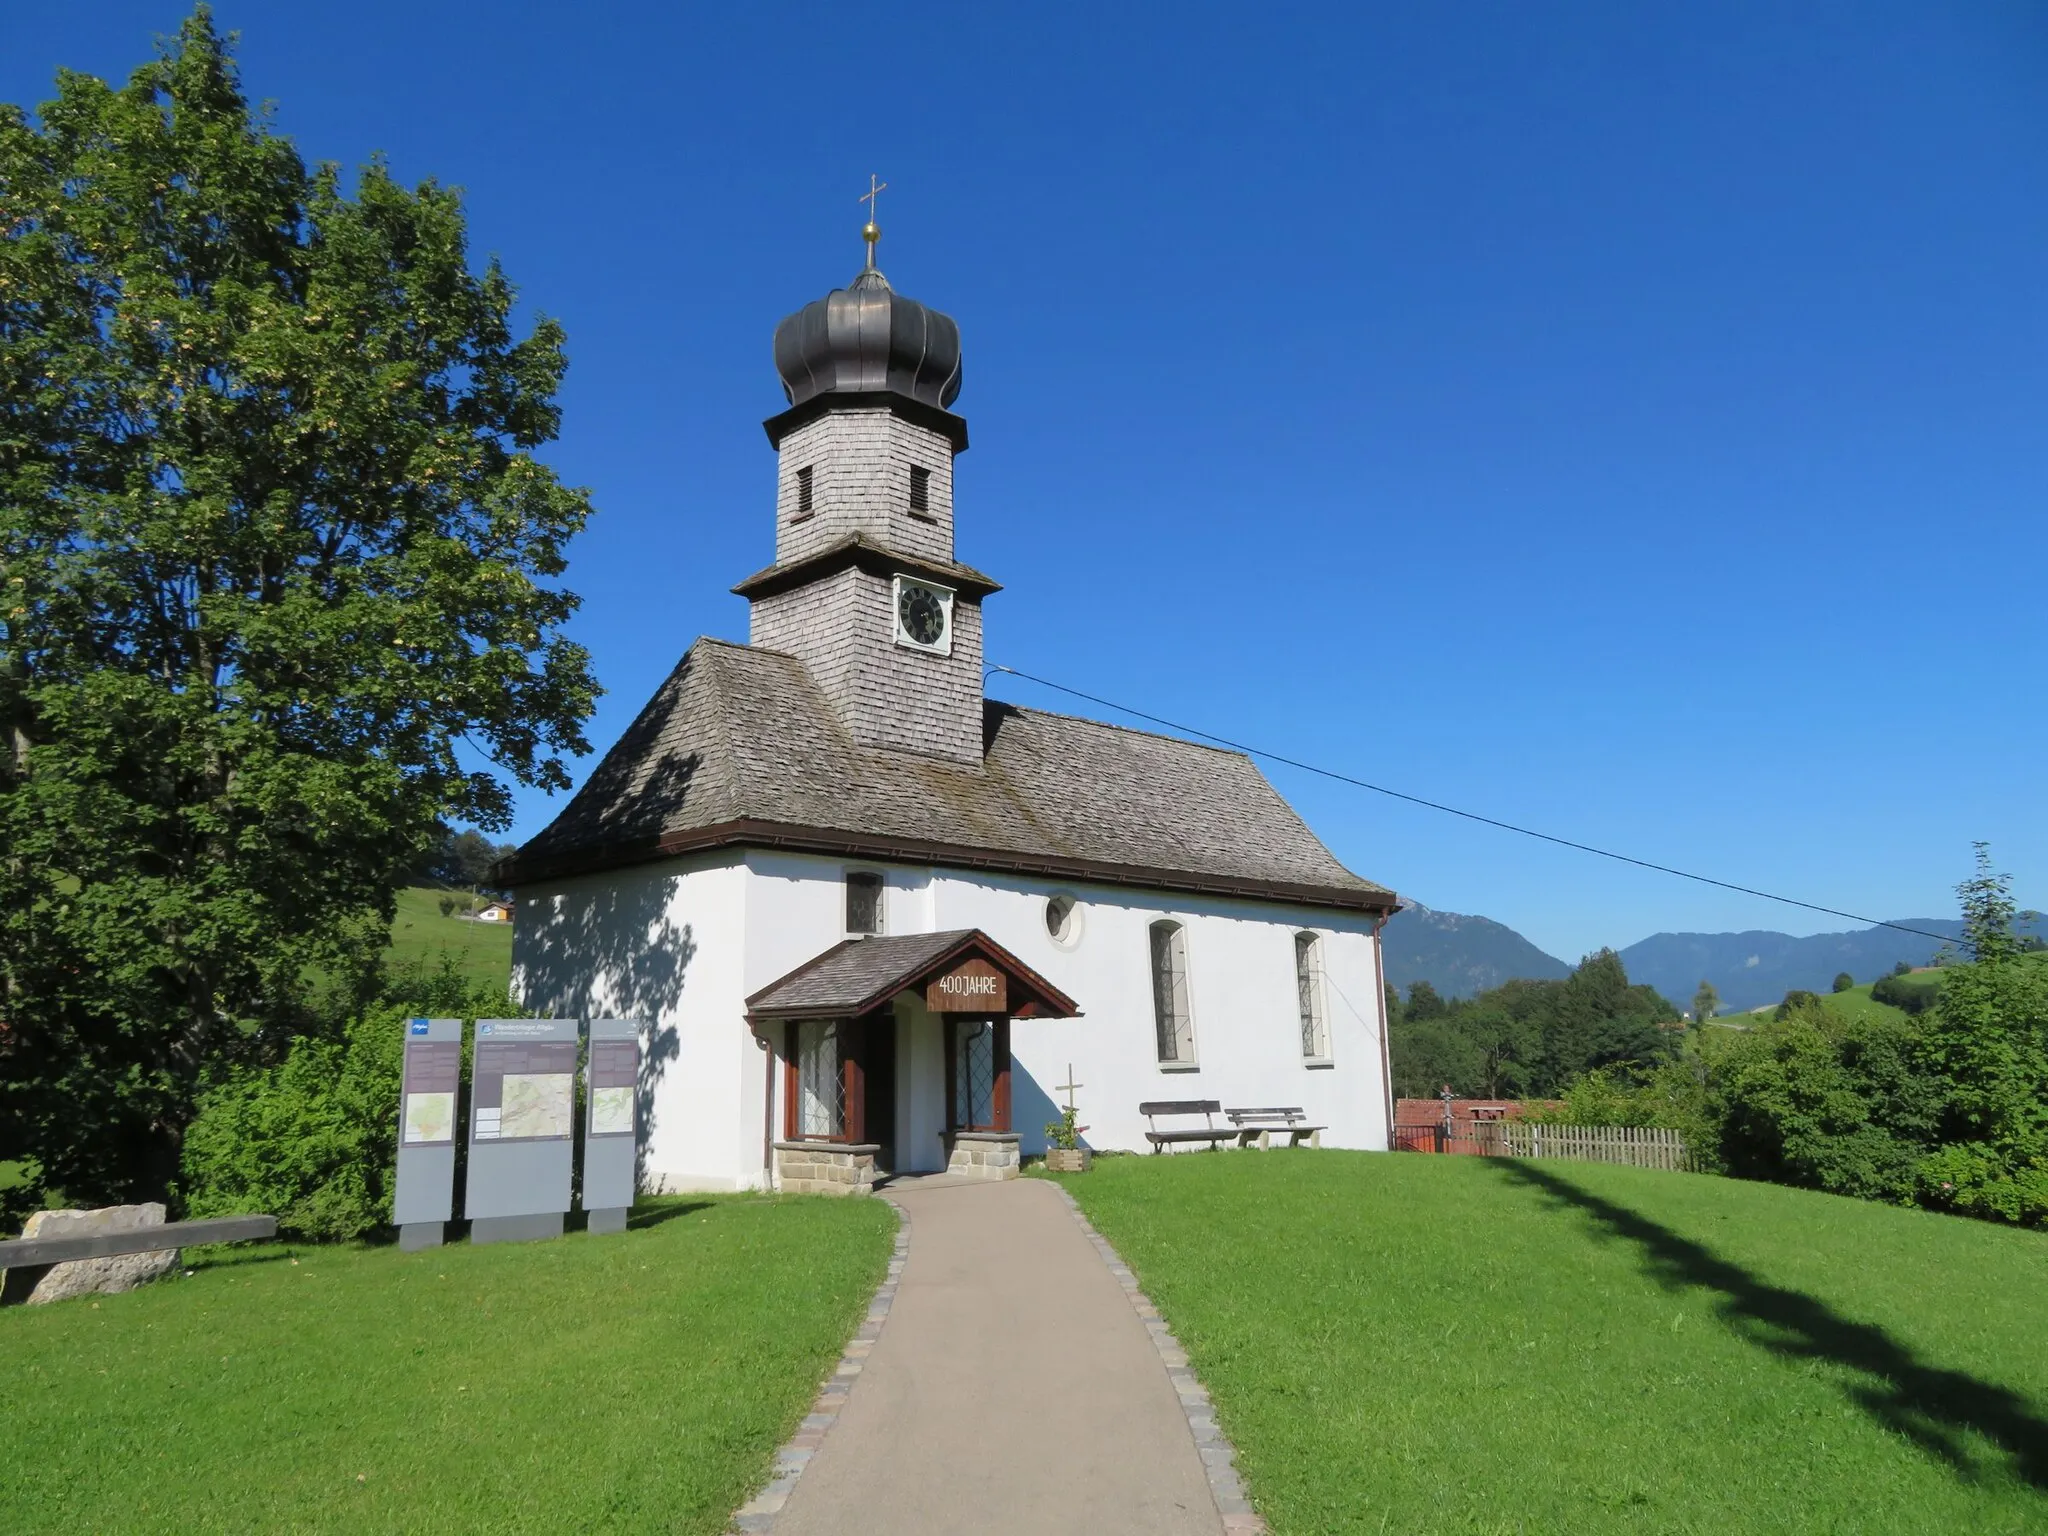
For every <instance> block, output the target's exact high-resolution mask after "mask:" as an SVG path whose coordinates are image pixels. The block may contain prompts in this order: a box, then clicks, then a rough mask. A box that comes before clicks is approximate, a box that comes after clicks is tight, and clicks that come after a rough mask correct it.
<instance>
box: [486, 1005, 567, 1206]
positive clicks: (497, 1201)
mask: <svg viewBox="0 0 2048 1536" xmlns="http://www.w3.org/2000/svg"><path fill="white" fill-rule="evenodd" d="M580 1034H581V1030H580V1029H579V1027H578V1024H577V1021H576V1020H575V1019H478V1020H477V1024H476V1061H475V1064H474V1066H473V1067H472V1069H471V1074H470V1075H471V1089H470V1111H469V1175H468V1180H467V1183H466V1186H465V1188H464V1190H463V1197H462V1207H463V1214H464V1215H466V1216H468V1217H469V1220H470V1229H469V1236H470V1241H471V1242H476V1243H493V1242H516V1241H524V1240H527V1239H531V1238H538V1237H559V1236H560V1235H561V1232H562V1217H563V1215H564V1213H566V1212H567V1211H568V1209H569V1181H570V1178H571V1175H572V1173H573V1171H574V1156H575V1137H576V1057H577V1046H578V1040H579V1036H580Z"/></svg>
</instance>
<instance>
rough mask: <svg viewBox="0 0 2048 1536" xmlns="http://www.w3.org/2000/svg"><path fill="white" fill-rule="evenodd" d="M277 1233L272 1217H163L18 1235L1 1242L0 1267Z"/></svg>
mask: <svg viewBox="0 0 2048 1536" xmlns="http://www.w3.org/2000/svg"><path fill="white" fill-rule="evenodd" d="M275 1236H277V1218H276V1217H275V1216H220V1217H215V1218H213V1219H212V1220H208V1221H167V1222H165V1223H164V1224H163V1225H162V1226H160V1227H141V1228H138V1229H137V1230H135V1231H133V1232H102V1233H99V1234H97V1235H96V1236H93V1237H34V1238H16V1239H14V1240H13V1241H12V1242H6V1243H0V1269H29V1268H33V1267H35V1266H37V1265H42V1264H71V1263H75V1262H77V1261H78V1260H80V1259H111V1258H113V1257H115V1256H116V1255H119V1254H123V1253H156V1252H159V1251H161V1250H162V1249H165V1248H197V1247H200V1246H202V1245H203V1244H206V1243H246V1242H250V1241H253V1240H255V1239H258V1238H265V1237H275Z"/></svg>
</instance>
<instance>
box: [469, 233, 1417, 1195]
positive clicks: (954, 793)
mask: <svg viewBox="0 0 2048 1536" xmlns="http://www.w3.org/2000/svg"><path fill="white" fill-rule="evenodd" d="M876 233H877V231H876V230H875V227H874V226H873V225H872V224H870V225H869V226H868V230H867V235H868V239H869V242H870V244H869V259H868V266H867V269H866V270H865V271H863V272H861V273H860V275H859V276H857V277H856V278H855V279H854V280H853V282H852V284H851V285H850V286H849V287H847V288H844V289H835V290H833V291H832V292H831V293H829V294H827V295H826V296H825V297H824V298H822V299H818V300H816V301H815V302H813V303H811V304H808V305H806V306H805V307H804V308H803V309H801V310H799V311H798V312H797V313H796V314H794V315H791V316H789V317H788V318H787V319H785V320H784V321H783V322H782V323H781V324H780V325H779V326H778V327H777V328H776V331H775V366H776V370H777V371H778V373H780V375H781V378H782V387H783V392H784V394H785V396H786V397H787V400H788V408H787V409H785V410H783V411H782V412H780V414H778V415H775V416H772V417H770V418H769V419H768V421H767V422H766V427H767V431H768V438H769V441H770V442H771V443H772V444H773V445H774V448H775V451H776V455H777V473H776V496H775V556H774V560H773V563H771V564H769V565H768V566H767V567H765V568H764V569H762V570H760V571H757V572H756V573H755V574H753V575H751V576H749V577H747V578H746V580H744V581H742V582H741V583H740V584H739V585H738V586H737V587H735V588H734V589H733V590H734V591H735V592H737V593H739V594H740V595H741V596H743V597H745V598H746V599H747V600H748V602H749V603H750V604H751V605H752V617H751V621H750V626H749V634H748V643H747V644H746V645H735V644H732V643H730V642H728V641H724V640H713V639H709V638H704V639H699V640H698V641H696V643H695V644H693V645H692V646H691V647H690V648H689V650H688V651H687V652H685V653H684V655H683V658H682V660H681V661H680V662H678V663H677V665H676V668H675V670H674V671H673V672H672V673H670V675H669V677H668V679H667V681H665V682H664V683H663V684H662V686H661V688H660V690H659V691H658V692H657V693H656V694H655V696H654V697H653V698H652V699H651V700H650V701H649V702H648V704H647V706H646V707H645V708H644V709H643V710H641V712H640V714H639V716H638V718H637V719H635V720H634V722H633V724H632V725H631V727H629V728H628V729H627V731H626V732H625V734H624V735H623V736H622V737H621V738H620V739H619V741H618V742H617V743H616V744H615V745H614V746H613V747H612V749H611V750H610V751H609V752H608V753H607V754H606V755H605V757H604V759H603V761H602V762H601V763H600V764H599V765H598V767H597V769H596V770H595V771H594V772H593V773H592V774H591V776H590V778H589V780H588V782H586V783H585V784H584V785H583V787H582V789H581V790H580V791H579V792H578V793H577V794H576V795H575V796H574V798H573V799H572V800H571V801H570V802H569V804H568V805H567V806H566V807H565V808H564V809H563V811H562V813H561V815H560V816H558V817H557V818H556V820H555V821H554V822H553V823H552V824H551V825H550V826H549V827H548V828H547V829H546V830H545V831H543V832H542V833H541V834H540V835H539V836H537V837H535V838H534V839H533V840H532V841H531V842H529V843H527V844H526V845H525V846H524V847H522V848H521V849H520V850H519V851H518V853H517V854H516V855H514V857H513V858H512V859H510V860H509V861H507V863H506V865H505V866H504V867H503V868H502V870H501V878H502V879H503V880H504V881H505V882H506V883H507V884H508V885H510V886H511V887H513V888H514V890H515V893H516V912H515V927H514V949H513V985H514V989H515V991H516V992H517V994H518V995H519V997H520V999H521V1000H522V1002H523V1003H524V1004H525V1005H526V1006H527V1007H529V1008H531V1009H533V1010H535V1011H537V1012H539V1013H542V1014H548V1015H553V1016H557V1017H569V1016H589V1017H623V1018H631V1019H637V1020H640V1021H642V1022H643V1025H644V1029H645V1035H644V1038H643V1051H644V1063H645V1064H644V1066H643V1070H642V1085H641V1094H640V1100H641V1103H640V1111H641V1117H642V1134H643V1137H644V1138H645V1149H644V1175H643V1178H644V1185H645V1187H647V1188H649V1189H658V1190H668V1191H681V1190H705V1189H746V1188H767V1187H775V1188H789V1189H819V1188H822V1189H835V1190H847V1191H853V1190H864V1189H867V1188H869V1187H871V1185H872V1184H873V1182H874V1180H875V1179H876V1178H877V1177H886V1176H888V1175H892V1174H908V1173H918V1172H936V1171H940V1170H944V1169H947V1168H949V1167H950V1168H952V1169H954V1170H956V1171H960V1172H968V1173H973V1174H976V1175H978V1176H982V1177H1009V1176H1013V1175H1014V1174H1015V1172H1016V1169H1017V1165H1018V1160H1019V1157H1020V1155H1030V1154H1032V1153H1035V1152H1038V1151H1041V1150H1043V1148H1044V1147H1045V1144H1046V1141H1045V1134H1044V1128H1045V1126H1046V1123H1047V1122H1048V1121H1050V1120H1053V1119H1055V1118H1057V1116H1058V1114H1059V1108H1060V1106H1061V1105H1063V1104H1064V1103H1066V1102H1067V1100H1068V1097H1069V1094H1071V1095H1072V1098H1073V1101H1074V1103H1075V1104H1076V1106H1077V1108H1078V1112H1079V1120H1080V1122H1081V1124H1082V1125H1084V1126H1085V1127H1086V1128H1087V1129H1086V1130H1085V1132H1084V1134H1083V1138H1082V1139H1083V1142H1084V1144H1086V1145H1088V1146H1091V1147H1094V1148H1097V1149H1123V1150H1132V1151H1143V1150H1146V1149H1147V1146H1148V1143H1147V1140H1146V1135H1145V1132H1146V1130H1147V1128H1148V1125H1152V1124H1158V1125H1160V1126H1162V1128H1163V1127H1164V1126H1166V1125H1168V1124H1179V1123H1187V1122H1185V1121H1171V1120H1160V1119H1158V1118H1157V1117H1158V1114H1159V1112H1158V1111H1155V1114H1154V1118H1153V1119H1151V1120H1148V1118H1147V1117H1146V1116H1145V1115H1144V1114H1142V1113H1141V1112H1140V1109H1139V1106H1140V1105H1141V1104H1147V1103H1158V1102H1165V1101H1173V1102H1184V1103H1185V1102H1195V1101H1206V1102H1211V1103H1214V1104H1217V1105H1220V1106H1222V1107H1223V1109H1225V1110H1228V1109H1233V1108H1240V1107H1250V1108H1263V1109H1272V1108H1283V1107H1284V1108H1298V1109H1300V1110H1301V1111H1302V1113H1303V1117H1304V1119H1305V1121H1306V1123H1309V1124H1313V1125H1315V1126H1319V1127H1322V1128H1323V1129H1322V1131H1321V1135H1320V1140H1321V1142H1322V1144H1323V1145H1325V1146H1344V1147H1364V1148H1384V1147H1386V1146H1387V1144H1388V1131H1389V1126H1390V1123H1391V1109H1392V1105H1391V1100H1390V1095H1389V1077H1388V1065H1387V1040H1386V1029H1385V1005H1384V997H1385V987H1384V983H1383V980H1382V976H1381V967H1380V938H1379V932H1380V928H1381V925H1382V924H1383V923H1384V922H1385V921H1386V919H1387V917H1388V916H1389V915H1390V914H1391V913H1392V912H1393V911H1394V909H1395V907H1396V905H1397V902H1396V898H1395V896H1394V894H1393V893H1392V892H1391V891H1389V890H1387V889H1385V888H1384V887H1382V886H1378V885H1374V884H1372V883H1371V882H1369V881H1366V880H1362V879H1360V878H1359V877H1358V876H1356V875H1354V874H1352V873H1351V872H1350V871H1349V870H1347V869H1346V868H1345V867H1344V866H1343V865H1342V864H1340V863H1339V862H1338V861H1337V860H1336V858H1335V857H1333V856H1332V855H1331V853H1330V851H1329V850H1328V849H1327V848H1325V847H1324V846H1323V844H1322V843H1321V842H1320V841H1318V840H1317V838H1316V837H1315V835H1314V834H1313V833H1312V832H1310V831H1309V829H1308V827H1307V826H1306V825H1304V824H1303V822H1302V820H1301V818H1300V817H1299V816H1298V815H1296V814H1295V812H1294V810H1293V809H1292V807H1290V806H1289V805H1288V804H1287V802H1286V801H1285V800H1283V799H1281V797H1280V796H1279V794H1278V793H1276V792H1275V791H1274V789H1273V787H1272V786H1271V785H1270V784H1268V783H1267V782H1266V780H1265V778H1264V776H1263V775H1261V774H1260V772H1259V771H1258V769H1257V768H1256V767H1254V766H1253V764H1252V762H1251V761H1250V759H1248V758H1246V757H1244V756H1242V755H1240V754H1237V753H1233V752H1224V751H1218V750H1216V749H1214V748H1211V747H1206V746H1198V745H1194V744H1192V743H1190V742H1186V741H1181V740H1176V739H1174V738H1171V737H1166V736H1159V735H1152V734H1148V733H1145V732H1141V731H1134V730H1129V729H1126V728H1124V727H1122V726H1116V725H1106V724H1102V723H1100V722H1098V721H1093V720H1084V719H1078V718H1075V717H1072V716H1068V715H1060V714H1048V713H1044V712H1041V711H1038V710H1032V709H1021V708H1018V707H1016V706H1014V705H1010V704H1005V703H1000V702H997V701H995V700H992V699H989V698H986V697H985V696H984V693H983V671H982V654H983V652H982V605H983V603H984V602H985V601H986V600H987V599H989V598H990V597H992V596H993V595H994V594H995V593H996V592H997V591H999V590H1000V589H999V588H998V586H997V584H996V583H995V582H994V581H993V580H991V579H990V578H989V577H988V576H986V575H984V574H983V573H982V572H980V571H978V570H976V569H975V568H974V567H972V566H970V565H967V564H964V563H963V562H962V561H960V559H959V558H958V557H957V555H956V553H955V547H954V511H955V509H954V503H953V461H954V458H955V456H956V455H958V454H960V453H961V452H963V451H965V449H966V447H967V424H966V422H965V421H964V420H962V419H961V417H960V416H958V415H957V414H955V413H954V411H953V409H952V407H953V404H954V401H955V399H956V398H957V397H958V395H959V393H960V381H961V351H960V332H959V329H958V327H957V326H956V325H955V324H954V322H953V321H952V319H950V318H949V317H948V316H946V315H943V314H940V313H939V312H938V311H936V310H933V309H929V308H927V307H926V306H925V305H923V304H919V303H917V302H915V301H914V300H911V299H907V298H904V297H903V296H901V295H900V294H897V293H896V292H894V291H893V290H892V289H891V288H890V286H889V284H888V282H887V281H886V280H885V279H884V278H883V276H882V274H881V273H880V272H879V271H878V270H876V269H875V266H874V253H873V241H874V238H875V235H876ZM970 526H971V524H970ZM1213 1119H1214V1123H1215V1124H1217V1125H1219V1126H1220V1125H1224V1124H1226V1123H1227V1122H1226V1121H1225V1119H1224V1118H1223V1116H1222V1115H1220V1114H1218V1115H1214V1116H1213ZM1192 1123H1194V1124H1197V1125H1200V1124H1202V1123H1203V1119H1202V1117H1201V1116H1199V1115H1198V1116H1196V1117H1195V1118H1194V1120H1193V1122H1192Z"/></svg>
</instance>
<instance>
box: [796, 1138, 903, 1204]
mask: <svg viewBox="0 0 2048 1536" xmlns="http://www.w3.org/2000/svg"><path fill="white" fill-rule="evenodd" d="M881 1150H882V1147H881V1143H879V1142H873V1141H862V1142H845V1141H778V1142H777V1143H775V1187H776V1188H777V1189H779V1190H781V1191H782V1192H783V1193H784V1194H786V1195H872V1194H873V1193H874V1192H875V1154H876V1153H877V1152H879V1151H881Z"/></svg>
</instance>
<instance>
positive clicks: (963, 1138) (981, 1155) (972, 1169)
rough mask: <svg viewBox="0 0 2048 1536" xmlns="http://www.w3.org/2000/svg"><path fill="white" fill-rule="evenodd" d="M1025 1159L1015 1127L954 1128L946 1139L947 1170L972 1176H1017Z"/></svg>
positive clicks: (1001, 1177)
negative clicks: (1001, 1129)
mask: <svg viewBox="0 0 2048 1536" xmlns="http://www.w3.org/2000/svg"><path fill="white" fill-rule="evenodd" d="M1022 1162H1023V1159H1022V1158H1021V1157H1020V1156H1019V1155H1018V1152H1017V1133H1016V1132H1015V1131H955V1132H954V1133H953V1134H952V1136H950V1137H949V1138H948V1139H947V1147H946V1172H948V1173H957V1174H960V1175H961V1176H963V1177H965V1178H970V1179H1014V1178H1016V1177H1017V1174H1018V1172H1019V1169H1020V1165H1021V1164H1022Z"/></svg>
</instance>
